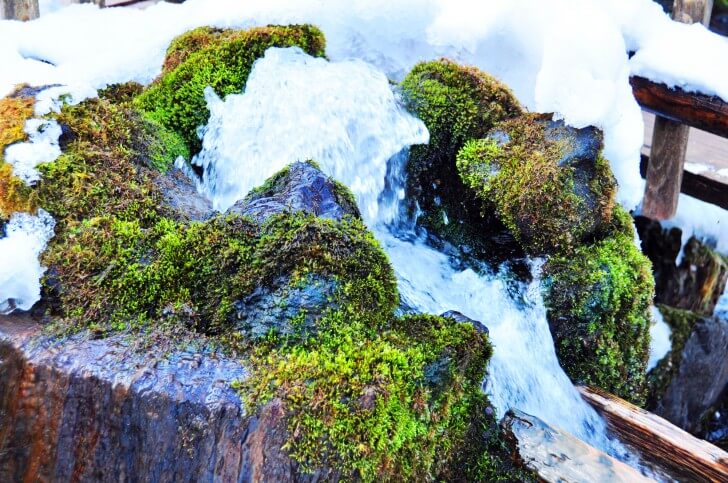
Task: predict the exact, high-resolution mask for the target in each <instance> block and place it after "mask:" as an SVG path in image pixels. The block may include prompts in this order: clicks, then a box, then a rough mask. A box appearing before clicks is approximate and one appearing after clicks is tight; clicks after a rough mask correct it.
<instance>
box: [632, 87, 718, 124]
mask: <svg viewBox="0 0 728 483" xmlns="http://www.w3.org/2000/svg"><path fill="white" fill-rule="evenodd" d="M629 82H630V84H632V93H634V97H635V99H637V102H638V103H639V104H640V106H642V108H643V109H645V110H646V111H649V112H651V113H653V114H656V115H658V116H661V117H664V118H667V119H671V120H673V121H678V122H681V123H683V124H688V125H690V126H692V127H694V128H698V129H702V130H703V131H707V132H710V133H713V134H716V135H718V136H721V137H724V138H728V102H725V101H724V100H723V99H721V98H719V97H716V96H706V95H704V94H697V93H692V92H686V91H684V90H682V89H681V88H679V87H675V88H672V89H671V88H669V87H667V86H666V85H665V84H658V83H655V82H652V81H650V80H648V79H645V78H644V77H632V78H631V79H630V80H629Z"/></svg>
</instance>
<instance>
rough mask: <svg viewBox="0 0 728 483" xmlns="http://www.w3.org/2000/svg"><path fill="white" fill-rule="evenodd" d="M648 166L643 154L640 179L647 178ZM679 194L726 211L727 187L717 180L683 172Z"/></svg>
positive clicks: (648, 160) (647, 159) (646, 158)
mask: <svg viewBox="0 0 728 483" xmlns="http://www.w3.org/2000/svg"><path fill="white" fill-rule="evenodd" d="M649 164H650V158H649V157H648V156H645V155H644V154H643V155H642V157H641V160H640V175H641V176H642V178H645V177H646V176H647V167H648V166H649ZM680 192H681V193H683V194H686V195H688V196H692V197H693V198H695V199H698V200H700V201H704V202H706V203H710V204H712V205H716V206H720V207H721V208H723V209H724V210H728V185H726V184H725V183H721V182H720V181H718V180H715V179H712V178H708V177H706V176H702V175H700V174H695V173H691V172H690V171H683V178H682V184H681V185H680Z"/></svg>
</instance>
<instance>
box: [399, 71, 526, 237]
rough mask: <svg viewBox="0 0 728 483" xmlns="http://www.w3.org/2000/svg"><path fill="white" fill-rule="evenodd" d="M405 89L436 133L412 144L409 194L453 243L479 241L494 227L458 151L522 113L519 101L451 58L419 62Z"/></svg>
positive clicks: (425, 220) (428, 223)
mask: <svg viewBox="0 0 728 483" xmlns="http://www.w3.org/2000/svg"><path fill="white" fill-rule="evenodd" d="M400 89H401V90H402V94H403V97H404V100H405V102H406V105H407V107H408V109H409V110H410V111H412V112H413V113H414V114H416V115H417V117H419V118H420V119H422V121H423V122H424V123H425V125H426V126H427V129H428V130H429V132H430V142H429V144H427V145H421V146H412V148H411V149H410V156H409V162H408V164H407V195H408V199H410V200H413V201H416V202H417V204H418V208H419V209H420V210H421V215H420V218H419V219H418V222H419V223H420V224H422V225H423V226H425V227H426V228H428V229H430V230H431V231H433V232H435V233H436V234H438V235H440V236H442V237H444V238H446V239H447V240H449V241H450V242H452V243H456V244H466V245H472V244H478V243H479V242H480V238H482V237H479V236H478V234H479V233H483V232H486V231H489V230H491V228H492V227H489V226H488V223H487V221H486V220H483V219H482V218H481V216H480V213H479V210H478V206H479V203H478V202H477V201H476V200H475V197H474V196H473V194H472V193H470V192H469V191H468V190H467V189H465V186H464V185H463V182H462V180H461V179H460V176H459V175H458V172H457V168H456V166H455V156H456V155H457V153H458V151H459V150H460V148H461V147H462V146H463V145H464V144H465V142H466V141H468V140H470V139H479V138H482V137H484V136H485V134H486V133H487V132H488V131H489V130H490V129H491V128H492V127H493V126H494V125H495V124H496V123H498V122H500V121H502V120H503V119H507V118H510V117H513V116H516V115H519V114H520V113H521V112H522V110H521V107H520V105H519V103H518V101H517V100H516V98H515V96H514V95H513V94H512V93H511V91H510V90H509V89H508V88H507V87H506V86H505V85H503V84H502V83H500V82H498V81H497V80H496V79H495V78H493V77H491V76H490V75H488V74H486V73H484V72H482V71H480V70H478V69H476V68H474V67H466V66H461V65H458V64H456V63H455V62H452V61H449V60H447V59H441V60H437V61H432V62H423V63H420V64H417V65H415V67H414V68H413V69H412V71H411V72H410V73H409V74H408V75H407V76H406V77H405V79H404V81H403V82H402V83H401V84H400ZM445 220H447V222H446V221H445Z"/></svg>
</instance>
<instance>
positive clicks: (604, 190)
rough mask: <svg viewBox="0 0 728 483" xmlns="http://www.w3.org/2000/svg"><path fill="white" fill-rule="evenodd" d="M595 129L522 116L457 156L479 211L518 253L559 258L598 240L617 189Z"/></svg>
mask: <svg viewBox="0 0 728 483" xmlns="http://www.w3.org/2000/svg"><path fill="white" fill-rule="evenodd" d="M601 149H602V134H601V131H599V130H598V129H597V128H594V127H587V128H584V129H575V128H572V127H569V126H567V125H566V124H564V122H563V121H553V120H551V119H550V118H549V117H548V116H544V115H533V114H526V115H522V116H520V117H517V118H514V119H510V120H506V121H503V122H501V123H499V124H498V125H496V126H495V127H494V128H493V129H492V130H491V131H490V132H489V133H488V135H487V136H486V137H484V138H481V139H476V140H471V141H469V142H467V143H466V144H465V146H464V147H463V148H462V149H461V150H460V152H459V154H458V157H457V167H458V171H459V173H460V176H461V177H462V179H463V181H464V182H465V185H466V186H467V187H468V188H469V189H470V190H472V192H474V193H475V195H476V196H477V197H478V199H479V201H480V205H481V211H483V212H487V211H495V213H496V214H497V215H498V217H499V218H500V219H501V221H502V222H503V223H504V224H505V225H506V226H507V227H508V228H509V230H510V231H511V232H512V233H513V234H514V236H515V237H516V239H517V240H518V241H519V242H520V244H521V245H522V246H523V248H524V249H526V250H527V251H528V252H530V253H534V254H548V253H563V252H568V251H570V250H572V249H573V248H574V247H575V246H577V245H579V244H580V243H582V242H584V241H587V240H590V239H593V238H595V237H597V236H598V235H599V234H600V233H602V232H604V231H605V230H606V229H607V227H608V225H609V223H610V221H611V219H612V214H613V210H614V196H615V191H616V182H615V180H614V177H613V175H612V172H611V170H610V168H609V162H608V161H607V160H605V159H604V158H603V157H602V155H601Z"/></svg>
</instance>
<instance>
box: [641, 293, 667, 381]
mask: <svg viewBox="0 0 728 483" xmlns="http://www.w3.org/2000/svg"><path fill="white" fill-rule="evenodd" d="M671 336H672V329H670V326H669V325H667V323H666V322H665V319H664V317H663V316H662V313H660V310H659V309H658V308H657V307H654V306H653V307H652V325H651V326H650V358H649V360H648V361H647V371H648V372H649V371H651V370H652V368H654V367H655V366H656V365H657V363H658V362H660V360H662V358H663V357H665V355H667V353H668V352H670V349H672V342H671Z"/></svg>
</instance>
